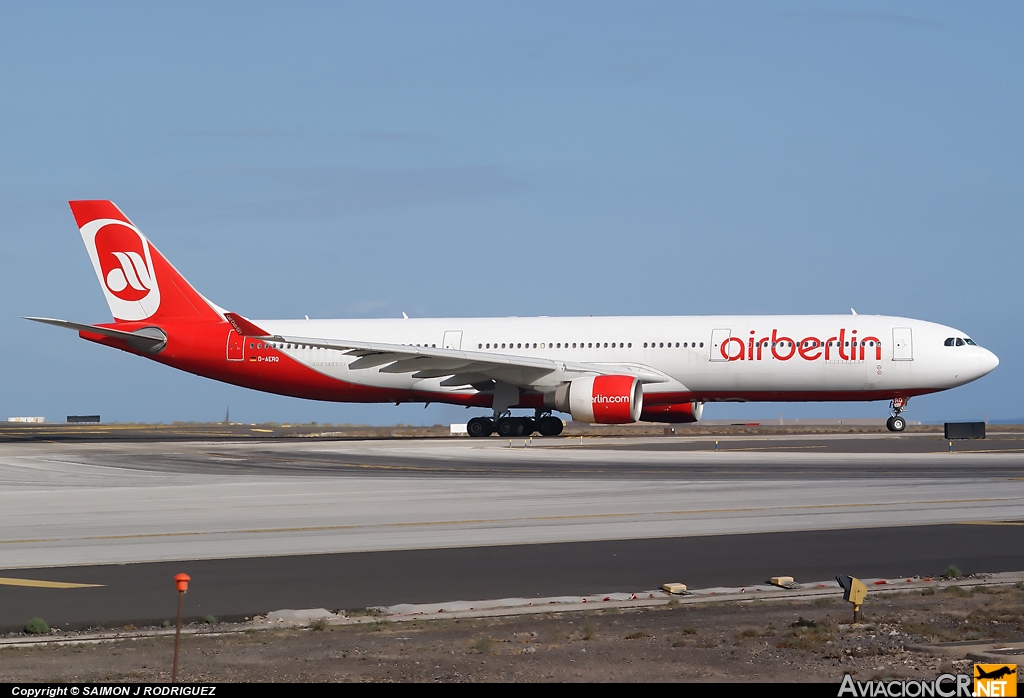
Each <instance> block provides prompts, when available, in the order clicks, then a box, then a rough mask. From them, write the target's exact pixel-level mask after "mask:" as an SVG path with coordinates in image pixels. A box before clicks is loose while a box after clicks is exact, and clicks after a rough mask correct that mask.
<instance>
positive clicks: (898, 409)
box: [885, 397, 907, 432]
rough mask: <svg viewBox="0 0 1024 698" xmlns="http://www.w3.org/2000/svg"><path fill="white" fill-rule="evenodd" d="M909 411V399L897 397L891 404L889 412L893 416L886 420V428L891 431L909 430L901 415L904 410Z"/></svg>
mask: <svg viewBox="0 0 1024 698" xmlns="http://www.w3.org/2000/svg"><path fill="white" fill-rule="evenodd" d="M905 409H907V398H905V397H895V398H893V399H892V402H890V403H889V411H890V412H892V416H891V417H889V419H887V420H885V428H886V429H888V430H889V431H897V432H899V431H903V430H904V429H906V428H907V420H905V419H903V417H901V416H900V414H901V413H902V412H903V410H905Z"/></svg>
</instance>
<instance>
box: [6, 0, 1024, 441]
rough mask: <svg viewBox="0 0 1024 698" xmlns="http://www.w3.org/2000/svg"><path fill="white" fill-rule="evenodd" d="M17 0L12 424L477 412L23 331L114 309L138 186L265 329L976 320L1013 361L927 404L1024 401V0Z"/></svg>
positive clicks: (833, 409) (804, 410)
mask: <svg viewBox="0 0 1024 698" xmlns="http://www.w3.org/2000/svg"><path fill="white" fill-rule="evenodd" d="M4 15H5V16H4V22H3V23H0V154H2V157H0V210H2V211H3V214H4V215H3V216H2V218H0V239H2V241H3V243H4V244H3V250H4V253H3V255H0V292H2V294H3V298H4V299H5V301H4V306H3V307H5V308H7V310H8V313H7V316H8V322H7V331H6V332H5V333H4V335H3V337H2V339H0V358H2V359H3V363H4V369H3V374H2V375H3V383H2V390H0V412H3V413H6V414H7V415H16V414H17V415H29V414H31V415H36V414H39V415H45V416H46V417H47V418H49V419H55V420H62V419H63V418H64V416H65V415H67V414H75V413H96V412H99V413H101V414H102V415H103V417H104V419H110V420H119V421H173V420H213V419H222V418H223V415H224V410H225V408H226V407H227V406H228V405H230V406H231V411H232V416H233V418H236V419H243V420H245V421H313V420H315V421H318V422H337V423H344V422H351V423H394V422H405V423H434V422H447V421H453V420H456V419H463V418H465V416H466V415H467V414H468V413H467V412H466V411H465V410H461V409H457V408H446V407H438V406H432V407H430V408H428V409H423V408H422V407H412V406H405V407H394V406H388V405H381V406H365V405H335V404H321V403H311V402H304V401H300V400H295V399H289V398H283V397H276V396H269V395H263V394H260V393H256V392H252V391H247V390H243V389H239V388H234V387H230V386H225V385H220V384H217V383H215V382H212V381H208V380H205V379H200V378H196V377H193V376H189V375H186V374H182V373H179V372H176V371H173V370H171V369H168V368H165V367H162V366H159V365H156V364H152V363H150V362H147V361H144V360H141V359H138V358H135V357H131V356H128V355H125V354H122V353H120V352H115V351H111V350H109V349H105V348H102V347H98V346H93V345H90V344H88V343H86V342H83V341H81V340H79V339H77V337H75V336H74V334H72V333H70V332H62V331H60V330H57V329H54V328H49V327H44V326H35V325H33V324H31V323H28V322H25V321H22V320H19V319H17V318H18V316H21V315H45V316H51V317H62V318H66V319H72V320H78V321H87V322H101V321H107V320H108V319H109V311H108V310H107V308H106V304H105V303H104V301H103V298H102V295H101V293H100V290H99V288H98V287H97V282H96V279H95V277H94V275H93V272H92V269H91V267H90V265H89V263H88V259H87V257H86V254H85V250H84V248H83V246H82V244H81V241H80V238H79V236H78V232H77V230H76V228H75V225H74V221H73V219H72V217H71V214H70V212H69V210H68V208H67V203H66V202H67V200H68V199H77V198H109V199H112V200H113V201H115V202H116V203H118V205H120V206H121V208H122V209H123V210H124V211H125V212H126V213H127V214H128V215H129V217H131V218H132V220H133V221H134V222H135V223H136V224H137V225H139V226H140V227H141V228H142V229H143V230H144V231H145V232H146V233H147V235H148V236H149V237H150V238H151V239H152V240H153V242H154V243H155V244H156V245H157V246H158V247H159V248H160V250H161V251H162V252H163V253H164V254H165V255H166V256H168V257H169V258H170V259H171V261H172V262H173V263H174V264H175V265H176V266H177V267H178V268H179V269H180V270H181V271H182V272H183V273H184V274H185V276H186V277H187V278H188V279H189V280H190V281H191V282H192V283H193V284H194V285H195V286H196V287H197V288H198V289H199V290H200V291H202V292H203V293H204V294H205V295H206V296H207V297H209V298H211V299H212V300H214V301H216V302H217V303H218V304H220V305H222V306H224V307H227V308H230V309H232V310H235V311H237V312H240V313H242V314H244V315H247V316H249V317H256V318H259V317H264V318H267V317H301V316H302V315H304V314H308V315H309V316H311V317H397V316H400V314H401V313H402V312H403V311H405V312H407V313H409V314H410V315H415V316H421V317H425V316H481V315H520V316H525V315H561V314H565V315H576V314H579V315H590V314H594V315H615V314H630V315H633V314H637V315H639V314H651V315H660V314H714V313H830V312H837V313H846V312H849V309H850V308H851V307H854V308H856V309H857V311H858V312H860V313H880V314H888V315H903V316H907V317H914V318H919V319H924V320H931V321H935V322H940V323H943V324H948V325H952V326H954V327H957V328H960V329H962V330H964V331H965V332H967V333H969V334H970V335H971V336H973V337H974V338H975V339H976V340H977V341H978V342H979V343H981V344H982V345H984V346H986V347H988V348H990V349H992V350H993V351H995V352H996V353H997V354H998V355H999V356H1000V359H1001V361H1002V364H1001V365H1000V367H999V368H998V369H997V370H996V372H995V373H993V374H991V375H990V376H988V377H986V378H984V379H982V380H980V381H978V382H976V383H974V384H971V385H969V386H965V387H963V388H959V389H956V390H953V391H950V392H947V393H943V394H940V395H936V396H929V397H923V398H917V399H915V400H914V401H912V403H911V410H910V411H909V412H908V413H907V416H908V417H909V418H910V419H922V420H925V421H942V420H945V419H981V418H985V417H988V418H991V419H999V418H1010V417H1024V405H1022V404H1021V398H1020V389H1019V386H1020V385H1021V384H1022V382H1024V375H1022V370H1021V366H1020V361H1019V357H1020V347H1021V346H1022V340H1024V336H1022V335H1024V331H1022V329H1021V322H1020V319H1021V311H1020V309H1019V308H1020V305H1019V302H1018V296H1019V294H1020V277H1021V271H1020V259H1021V252H1022V246H1024V245H1022V242H1021V237H1020V235H1019V231H1020V230H1021V224H1022V222H1024V196H1022V183H1024V171H1022V168H1021V162H1022V155H1024V153H1022V150H1024V148H1022V137H1021V126H1020V123H1021V114H1022V111H1024V109H1022V107H1024V89H1022V87H1024V86H1022V82H1024V71H1021V69H1020V68H1021V65H1024V60H1022V59H1024V55H1022V54H1024V42H1021V41H1020V37H1021V36H1022V35H1024V8H1022V7H1021V6H1020V5H1019V4H1016V3H997V2H992V3H984V4H967V3H960V2H946V3H944V2H934V3H899V2H896V3H892V2H888V3H870V2H860V3H845V2H836V3H830V4H828V5H824V4H822V3H811V2H806V3H800V2H779V3H764V2H750V3H742V2H736V3H714V4H709V3H703V4H688V3H683V2H666V3H644V2H630V3H625V2H618V3H597V2H579V3H573V2H560V3H529V2H517V3H506V4H504V5H498V4H495V3H469V2H467V3H411V2H406V3H387V2H376V3H352V4H347V3H337V2H330V3H302V2H293V3H255V2H246V3H227V2H225V3H187V2H180V3H173V4H165V5H157V4H154V3H103V2H98V3H88V4H84V3H47V2H39V3H19V4H11V5H9V6H8V7H6V8H5V13H4ZM885 407H886V406H885V405H884V404H881V403H867V404H835V405H827V404H826V405H822V404H809V405H746V406H737V405H729V406H723V405H710V406H709V407H708V409H707V410H706V411H705V415H706V416H707V417H709V418H722V417H725V416H728V417H730V418H732V417H740V416H743V417H756V416H763V417H777V416H778V414H779V412H780V411H781V412H783V413H784V414H786V415H789V416H794V417H796V416H804V417H810V416H817V415H820V416H849V417H854V416H885V414H886V409H885ZM2 416H4V415H3V414H0V417H2Z"/></svg>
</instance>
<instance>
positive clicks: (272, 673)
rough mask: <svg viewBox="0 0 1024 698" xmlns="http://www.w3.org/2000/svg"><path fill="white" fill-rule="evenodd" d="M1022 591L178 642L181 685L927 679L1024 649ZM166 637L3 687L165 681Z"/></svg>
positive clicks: (2, 664) (94, 648)
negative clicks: (957, 651)
mask: <svg viewBox="0 0 1024 698" xmlns="http://www.w3.org/2000/svg"><path fill="white" fill-rule="evenodd" d="M1022 586H1024V585H1018V586H1016V587H1012V586H1011V587H1006V586H1002V587H995V586H993V587H979V588H976V589H974V590H973V591H967V590H964V589H961V588H960V587H957V586H951V587H947V588H945V589H937V588H934V587H933V588H928V589H924V590H923V591H915V592H911V593H872V594H871V595H870V596H869V597H868V601H867V603H866V604H865V607H864V620H865V622H866V625H864V626H863V627H858V628H849V627H847V626H845V625H844V624H845V623H848V622H849V621H850V619H851V616H852V612H851V609H850V606H849V604H847V603H845V602H843V601H842V600H841V599H840V598H828V599H820V598H819V599H817V600H808V601H755V602H747V603H730V602H726V603H722V602H716V603H708V604H695V605H669V606H662V607H656V608H650V609H643V610H603V611H595V612H566V613H546V614H539V615H526V616H512V617H503V618H478V619H459V620H435V621H407V622H378V623H370V624H363V625H327V626H326V627H321V628H320V629H306V628H302V629H298V628H296V629H287V630H281V629H270V630H257V629H252V630H248V631H245V632H240V633H233V634H229V635H221V636H202V635H199V636H185V637H183V639H182V653H181V659H180V669H179V680H183V681H210V682H242V681H301V682H314V681H445V682H447V681H465V682H473V681H680V680H682V681H777V680H782V681H828V682H838V681H840V680H841V679H842V676H843V674H844V673H852V674H853V675H854V678H856V679H858V680H862V681H863V680H869V679H876V680H877V679H899V678H922V679H934V678H935V677H936V676H937V675H938V674H940V673H943V672H951V673H966V672H969V671H970V670H971V665H972V663H971V662H969V661H967V660H958V659H956V658H955V657H935V656H931V655H928V654H924V653H920V652H913V651H909V650H907V649H906V646H907V645H908V644H916V643H931V642H942V641H954V640H974V639H988V638H991V639H993V640H1002V639H1018V638H1021V637H1024V617H1022V611H1024V588H1021V587H1022ZM172 648H173V638H169V637H160V638H146V639H139V640H122V641H117V642H111V643H104V644H91V645H66V646H48V647H35V648H5V649H2V650H0V681H8V682H14V681H18V682H26V681H40V682H55V681H59V682H65V681H68V682H70V681H81V682H86V681H167V680H169V678H170V668H171V654H172Z"/></svg>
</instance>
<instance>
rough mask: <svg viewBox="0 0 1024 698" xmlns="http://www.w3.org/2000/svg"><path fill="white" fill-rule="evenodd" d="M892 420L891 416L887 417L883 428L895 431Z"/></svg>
mask: <svg viewBox="0 0 1024 698" xmlns="http://www.w3.org/2000/svg"><path fill="white" fill-rule="evenodd" d="M892 420H893V418H892V417H889V419H887V420H885V428H886V429H888V430H889V431H895V430H894V429H893V428H892Z"/></svg>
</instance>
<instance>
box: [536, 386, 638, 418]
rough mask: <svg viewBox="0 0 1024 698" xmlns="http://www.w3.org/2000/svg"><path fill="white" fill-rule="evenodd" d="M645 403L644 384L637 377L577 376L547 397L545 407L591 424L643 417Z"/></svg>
mask: <svg viewBox="0 0 1024 698" xmlns="http://www.w3.org/2000/svg"><path fill="white" fill-rule="evenodd" d="M643 403H644V391H643V386H642V385H641V384H640V381H638V380H637V379H636V378H634V377H633V376H584V377H583V378H575V379H573V380H571V381H568V382H566V383H562V384H561V385H560V386H558V387H557V388H555V390H554V392H551V393H548V394H547V395H545V399H544V406H545V407H547V408H549V409H556V410H558V411H560V412H568V413H569V414H571V415H572V418H573V419H574V420H575V421H577V422H587V423H588V424H630V423H632V422H635V421H637V420H639V419H640V413H641V411H642V410H643Z"/></svg>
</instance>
